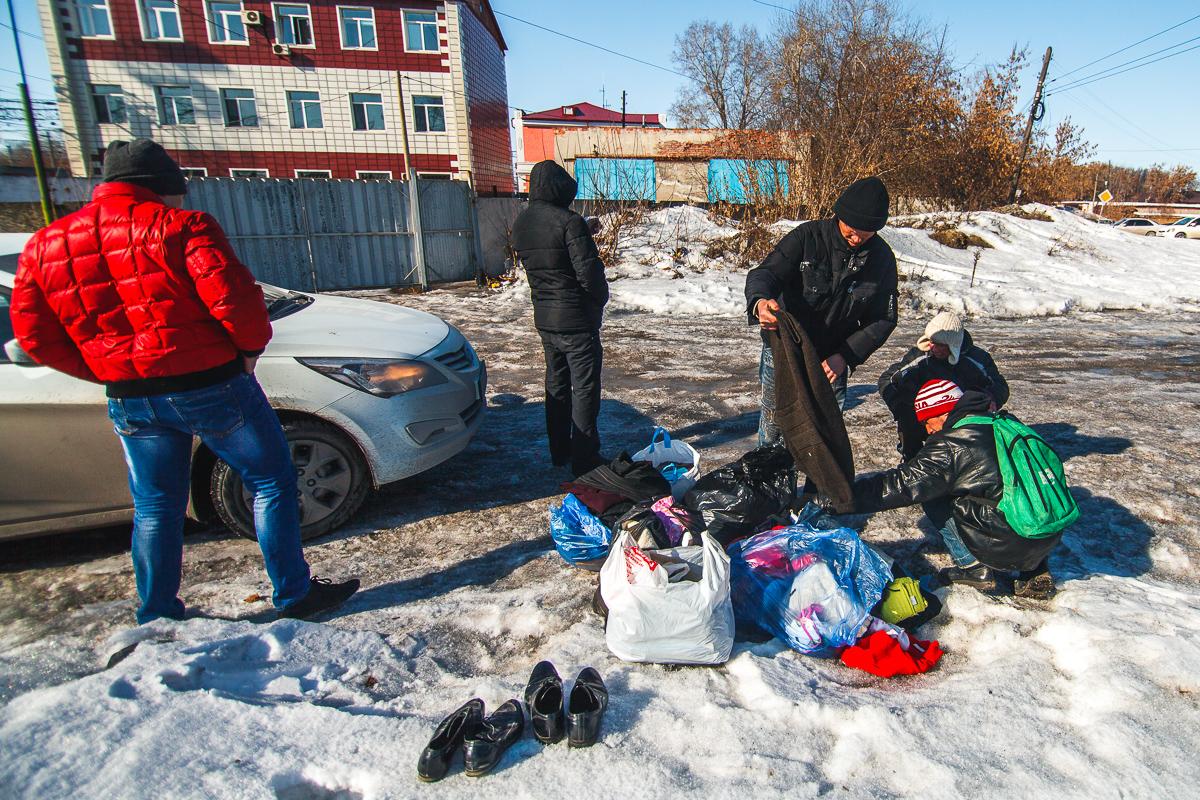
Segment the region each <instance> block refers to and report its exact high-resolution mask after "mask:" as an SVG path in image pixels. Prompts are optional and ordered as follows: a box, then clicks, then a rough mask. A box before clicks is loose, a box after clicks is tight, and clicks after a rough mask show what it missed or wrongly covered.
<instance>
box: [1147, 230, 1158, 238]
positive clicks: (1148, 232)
mask: <svg viewBox="0 0 1200 800" xmlns="http://www.w3.org/2000/svg"><path fill="white" fill-rule="evenodd" d="M1146 235H1147V236H1151V237H1153V236H1158V234H1157V233H1155V232H1154V231H1146Z"/></svg>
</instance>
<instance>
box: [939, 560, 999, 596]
mask: <svg viewBox="0 0 1200 800" xmlns="http://www.w3.org/2000/svg"><path fill="white" fill-rule="evenodd" d="M938 575H940V576H941V578H942V581H943V582H944V583H946V584H951V583H961V584H963V585H964V586H970V587H972V588H975V589H978V590H979V591H981V592H994V591H996V573H994V572H992V569H991V567H989V566H987V565H986V564H976V565H975V566H973V567H947V568H946V569H944V570H942V571H941V572H939V573H938Z"/></svg>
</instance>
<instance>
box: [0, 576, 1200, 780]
mask: <svg viewBox="0 0 1200 800" xmlns="http://www.w3.org/2000/svg"><path fill="white" fill-rule="evenodd" d="M564 568H565V567H564ZM487 588H488V587H479V589H478V590H477V591H479V592H481V593H486V591H487ZM524 591H525V592H527V594H528V597H526V601H527V603H528V605H529V606H530V607H536V606H537V604H538V597H539V589H538V588H537V587H536V586H528V587H525V589H524ZM479 599H480V600H481V601H483V594H481V595H480V598H479ZM924 633H925V635H927V636H936V637H937V638H939V639H940V640H941V642H942V645H943V646H944V647H945V648H946V650H947V651H948V655H947V656H946V658H945V659H943V661H942V662H941V664H940V665H939V666H938V668H937V669H936V670H935V671H934V672H932V673H929V674H927V675H924V676H918V677H915V678H908V679H895V680H891V681H886V680H879V679H875V678H871V677H869V676H866V675H864V674H863V673H858V672H855V671H853V670H850V669H848V668H846V667H843V666H841V665H840V664H838V663H836V662H832V661H824V660H818V659H812V658H806V657H803V656H800V655H798V654H796V653H793V652H791V651H788V650H785V649H783V648H782V647H781V646H780V645H779V644H778V643H777V642H770V643H767V644H762V645H753V646H747V645H739V646H738V647H737V648H736V649H735V651H734V656H733V658H732V660H731V661H730V662H729V664H728V665H726V666H725V667H723V668H717V669H711V668H684V669H667V668H663V667H656V666H644V665H635V664H624V663H621V662H618V661H615V660H614V659H612V658H611V657H610V656H608V654H607V652H606V650H605V647H604V636H603V630H602V628H601V625H600V623H599V621H598V620H593V619H587V620H584V621H583V622H581V623H578V624H576V625H574V626H571V627H569V628H567V629H566V630H565V631H562V632H560V633H557V634H555V635H553V636H551V637H550V638H549V639H548V640H546V641H544V642H543V644H542V645H541V647H540V648H539V652H540V654H543V655H548V656H549V657H551V658H553V660H554V661H555V662H556V663H557V665H558V667H559V669H560V671H561V672H563V674H564V677H565V678H566V679H568V680H570V679H571V678H572V677H573V676H574V675H575V673H576V671H577V670H578V669H579V668H581V667H582V666H584V665H595V666H597V667H598V668H599V669H600V670H601V672H602V673H603V675H604V677H605V680H606V681H607V683H608V686H609V688H610V690H611V693H612V700H611V706H610V710H609V712H608V715H607V717H606V719H605V724H604V733H603V737H602V740H601V742H600V743H599V744H598V745H597V746H595V747H593V748H591V749H590V750H584V751H571V750H568V748H566V747H565V745H563V744H559V745H555V746H552V747H545V748H543V747H542V746H541V745H539V744H538V743H537V742H536V741H534V740H533V739H532V738H531V737H530V735H529V734H528V733H527V734H526V737H525V738H524V739H522V741H521V742H520V743H518V744H517V745H515V746H514V747H513V749H512V750H511V751H510V752H509V753H508V754H507V755H506V757H505V759H504V761H503V762H502V763H501V765H500V767H499V769H498V770H497V772H495V773H494V774H492V775H489V776H487V777H485V778H482V779H478V780H475V779H470V778H467V777H465V776H464V775H462V774H461V771H460V770H459V769H458V768H456V770H455V773H454V774H452V775H451V776H450V777H449V778H447V779H446V780H445V781H443V782H441V783H439V784H437V785H436V786H431V787H421V788H418V787H419V786H420V784H418V782H417V779H416V777H415V769H414V768H415V763H416V759H417V755H418V754H419V752H420V750H421V748H422V747H423V746H424V744H425V742H426V741H427V739H428V737H429V736H430V734H431V733H432V730H433V728H434V727H435V726H436V724H437V722H438V721H439V720H440V719H441V718H442V716H443V715H444V714H446V713H448V712H449V711H450V710H452V709H453V708H455V707H457V706H458V705H459V704H460V703H462V702H463V701H465V700H466V699H468V698H470V697H472V696H480V697H482V698H483V699H484V700H485V701H486V702H487V704H488V707H489V708H494V707H496V706H497V705H499V704H500V703H501V702H503V701H504V700H506V699H508V698H509V697H520V696H521V692H522V690H523V686H524V682H525V680H526V678H527V671H525V670H523V671H521V672H519V673H511V674H500V675H487V674H478V673H475V674H466V675H463V674H457V673H456V672H455V671H453V670H452V669H451V668H450V667H448V666H445V665H443V664H441V663H439V662H438V661H435V660H434V659H433V658H432V657H430V656H429V655H427V654H426V653H425V651H424V643H423V642H422V640H421V639H419V638H414V637H410V636H399V637H396V638H395V639H393V640H391V641H389V640H385V639H383V638H381V637H380V636H378V635H376V634H374V633H370V632H365V631H350V630H342V629H339V628H337V627H334V626H332V625H316V624H309V623H303V622H295V621H281V622H277V623H274V624H271V625H267V626H255V625H252V624H250V623H246V622H225V621H219V620H211V619H195V620H191V621H188V622H186V623H171V622H166V621H160V622H158V623H154V624H152V625H150V626H146V627H143V628H139V629H136V630H133V631H128V632H125V633H122V634H119V635H118V636H116V637H114V639H113V640H112V641H111V642H110V645H109V648H108V650H109V651H115V650H117V649H119V648H121V647H124V646H127V645H128V644H130V643H132V642H134V641H138V640H140V643H139V644H138V646H137V648H136V649H135V650H134V651H133V653H132V654H131V655H129V656H128V658H126V659H125V660H124V661H121V662H120V663H119V664H117V665H116V666H115V667H112V668H110V669H108V670H105V671H103V672H99V673H97V674H95V675H91V676H89V677H85V678H82V679H79V680H75V681H72V682H69V683H66V684H63V685H61V686H57V687H54V688H48V689H41V690H37V691H33V692H29V693H27V694H24V695H21V696H19V697H17V698H15V699H14V700H13V701H12V702H11V703H10V704H9V705H8V706H7V707H5V708H3V709H0V740H3V741H4V743H5V758H4V759H3V763H2V764H0V794H2V795H3V796H5V797H39V798H41V797H108V798H140V797H147V798H150V797H153V798H159V797H173V798H186V797H196V798H201V797H203V798H226V797H228V798H243V797H266V796H275V797H282V798H315V797H347V798H348V797H355V798H363V800H371V799H374V798H392V797H396V798H399V797H412V796H416V795H417V793H418V792H420V794H421V795H422V796H436V797H475V796H478V794H479V792H480V791H486V792H487V793H488V794H492V795H496V796H511V797H551V796H561V797H579V798H590V797H596V798H600V797H603V798H608V797H621V796H644V797H663V796H668V795H676V794H679V793H682V792H685V791H686V792H698V794H697V795H696V796H701V797H735V796H746V793H747V792H751V793H753V795H757V796H764V795H769V796H783V795H787V796H804V797H808V796H816V795H822V794H825V793H826V792H828V791H831V790H835V791H837V793H839V794H842V795H848V796H852V797H896V796H922V795H924V796H930V797H947V796H961V797H1005V798H1008V797H1035V796H1038V797H1046V796H1056V795H1059V794H1063V792H1064V790H1065V787H1071V788H1070V789H1069V790H1066V795H1065V796H1073V797H1114V796H1117V794H1118V793H1120V792H1121V791H1122V790H1124V793H1125V794H1127V795H1129V796H1158V797H1187V796H1192V795H1193V793H1194V787H1195V785H1196V783H1197V781H1198V780H1200V764H1198V763H1197V761H1196V759H1195V752H1196V749H1197V746H1198V745H1200V740H1198V735H1197V731H1200V706H1198V705H1197V703H1196V697H1197V694H1198V693H1200V678H1197V676H1198V675H1200V596H1198V595H1197V594H1195V593H1194V592H1191V591H1185V590H1182V589H1180V588H1173V587H1169V586H1166V585H1163V584H1160V583H1156V582H1154V581H1151V580H1142V579H1133V578H1115V577H1108V576H1092V577H1089V578H1086V579H1081V580H1074V581H1068V582H1067V583H1065V584H1064V585H1063V590H1062V591H1061V592H1060V594H1059V596H1058V598H1057V599H1056V600H1055V601H1054V610H1053V612H1051V610H1050V608H1049V607H1046V608H1042V607H1039V606H1036V605H1031V606H1021V605H1016V604H1013V603H1012V602H1004V601H996V600H993V599H988V598H985V597H983V596H981V595H978V594H976V593H974V592H972V591H971V590H967V589H955V590H954V591H953V592H952V593H951V594H950V595H949V597H948V598H947V612H946V614H945V615H944V616H943V617H942V618H941V622H940V623H937V622H935V623H934V624H932V625H930V626H927V628H926V629H925V631H924ZM529 667H532V659H531V663H530V664H529ZM753 795H752V796H753Z"/></svg>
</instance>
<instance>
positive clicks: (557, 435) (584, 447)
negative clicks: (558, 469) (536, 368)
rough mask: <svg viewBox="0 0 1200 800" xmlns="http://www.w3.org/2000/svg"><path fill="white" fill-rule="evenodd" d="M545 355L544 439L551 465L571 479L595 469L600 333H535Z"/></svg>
mask: <svg viewBox="0 0 1200 800" xmlns="http://www.w3.org/2000/svg"><path fill="white" fill-rule="evenodd" d="M538 335H539V336H541V337H542V350H543V351H544V352H545V354H546V434H547V436H548V437H549V439H550V460H551V461H553V462H554V464H555V465H556V466H561V465H563V464H566V463H568V462H570V464H571V469H572V471H574V472H575V474H581V473H583V472H587V471H588V470H590V469H592V468H593V467H595V466H597V465H599V464H600V433H599V431H598V430H597V429H596V417H598V416H599V414H600V367H601V364H602V362H603V360H604V351H603V350H602V349H601V347H600V332H599V331H594V332H590V333H552V332H550V331H538Z"/></svg>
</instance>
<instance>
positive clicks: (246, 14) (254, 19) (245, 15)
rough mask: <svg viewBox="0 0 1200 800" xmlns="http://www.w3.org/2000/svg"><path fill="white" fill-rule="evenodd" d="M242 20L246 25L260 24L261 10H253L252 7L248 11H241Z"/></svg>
mask: <svg viewBox="0 0 1200 800" xmlns="http://www.w3.org/2000/svg"><path fill="white" fill-rule="evenodd" d="M242 22H244V23H246V24H247V25H262V12H261V11H254V10H253V9H251V10H249V11H243V12H242Z"/></svg>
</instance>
